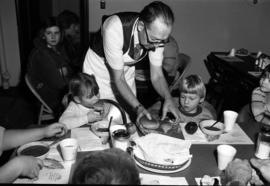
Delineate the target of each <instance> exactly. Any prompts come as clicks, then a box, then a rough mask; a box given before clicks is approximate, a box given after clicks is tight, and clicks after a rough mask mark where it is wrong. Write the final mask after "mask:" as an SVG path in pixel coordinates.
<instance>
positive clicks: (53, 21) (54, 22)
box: [39, 16, 63, 39]
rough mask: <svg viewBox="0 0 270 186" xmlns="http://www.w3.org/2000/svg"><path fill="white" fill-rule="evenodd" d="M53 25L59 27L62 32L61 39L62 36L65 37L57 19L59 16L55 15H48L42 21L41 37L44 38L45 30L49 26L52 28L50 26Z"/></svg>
mask: <svg viewBox="0 0 270 186" xmlns="http://www.w3.org/2000/svg"><path fill="white" fill-rule="evenodd" d="M53 26H57V27H59V29H60V33H61V39H62V37H63V30H62V27H61V25H60V23H59V21H58V20H57V18H56V17H54V16H51V17H48V18H46V19H45V20H44V21H43V22H42V24H41V28H40V30H39V37H40V38H42V37H43V35H44V32H45V30H46V29H47V28H50V27H53Z"/></svg>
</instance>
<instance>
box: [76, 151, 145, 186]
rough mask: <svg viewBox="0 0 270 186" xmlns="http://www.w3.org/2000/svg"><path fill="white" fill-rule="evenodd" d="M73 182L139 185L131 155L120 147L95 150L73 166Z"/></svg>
mask: <svg viewBox="0 0 270 186" xmlns="http://www.w3.org/2000/svg"><path fill="white" fill-rule="evenodd" d="M72 183H74V184H106V185H107V184H119V185H120V184H125V185H140V178H139V172H138V169H137V166H136V164H135V162H134V160H133V159H132V157H131V156H130V155H129V154H128V153H127V152H124V151H123V150H121V149H117V148H111V149H106V150H102V151H95V152H91V153H90V154H88V155H87V156H86V157H84V158H83V159H82V160H81V161H79V162H78V164H77V165H76V167H75V170H74V174H73V176H72Z"/></svg>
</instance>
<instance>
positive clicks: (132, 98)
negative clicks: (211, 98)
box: [83, 1, 179, 121]
mask: <svg viewBox="0 0 270 186" xmlns="http://www.w3.org/2000/svg"><path fill="white" fill-rule="evenodd" d="M173 22H174V15H173V12H172V10H171V9H170V7H169V6H168V5H166V4H164V3H162V2H161V1H154V2H152V3H150V4H148V5H147V6H145V7H144V9H143V10H142V11H141V12H140V13H135V12H121V13H116V14H114V15H112V16H109V17H108V18H107V19H105V21H104V23H103V24H102V26H101V35H100V38H99V39H94V41H96V43H94V44H93V46H92V48H89V50H88V52H87V54H86V57H85V60H84V65H83V71H84V72H86V73H88V74H94V75H95V77H96V80H97V83H98V85H99V87H100V97H101V98H107V99H113V100H117V99H118V98H119V96H121V97H120V98H121V100H122V98H123V99H124V100H125V101H126V102H127V103H128V105H129V106H130V107H131V108H133V110H134V112H135V113H136V114H137V120H138V119H139V118H141V117H142V116H143V115H146V116H147V117H148V118H149V119H151V115H150V113H149V112H148V111H147V110H146V109H145V108H144V106H143V105H142V104H141V103H140V102H139V101H138V99H137V97H136V86H135V66H134V65H135V63H137V62H139V61H140V60H141V59H142V58H143V57H144V56H146V54H147V53H148V56H149V61H150V72H151V82H152V84H153V86H154V88H155V90H156V91H157V92H158V93H159V94H160V95H161V96H162V97H163V98H164V106H163V114H162V119H164V118H165V116H166V114H167V112H172V114H173V115H174V116H175V118H176V121H177V120H178V118H179V112H178V110H177V107H176V106H175V104H174V103H173V101H172V97H171V95H170V92H169V90H168V85H167V82H166V80H165V78H164V75H163V72H162V60H163V50H164V45H165V43H166V42H167V40H168V37H169V35H170V33H171V31H172V26H173ZM119 93H120V94H119Z"/></svg>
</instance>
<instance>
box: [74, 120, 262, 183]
mask: <svg viewBox="0 0 270 186" xmlns="http://www.w3.org/2000/svg"><path fill="white" fill-rule="evenodd" d="M239 125H240V126H241V127H242V129H243V130H244V131H245V132H246V134H247V135H248V136H249V137H250V138H251V140H252V141H253V142H255V141H256V139H257V138H256V135H257V132H258V131H259V129H260V127H261V126H262V124H260V123H257V122H254V121H250V122H248V123H239ZM233 146H234V147H235V148H236V149H237V154H236V156H235V158H241V159H250V158H252V157H254V153H255V145H254V144H253V145H233ZM216 148H217V145H205V144H200V145H196V144H193V145H192V146H191V149H190V153H191V154H192V155H193V158H192V161H191V164H190V166H189V167H188V168H186V169H185V170H183V171H180V172H177V173H170V174H158V173H152V172H150V171H147V170H144V169H142V168H140V167H139V166H138V168H139V172H140V173H147V174H156V175H166V176H172V177H185V178H186V180H187V182H188V183H189V184H190V185H196V181H195V178H196V177H203V176H204V175H206V174H207V175H209V176H219V175H220V174H221V173H222V172H221V171H220V170H219V169H218V167H217V159H216ZM86 154H87V152H79V153H78V157H77V158H78V160H79V159H81V158H83V157H84V156H85V155H86Z"/></svg>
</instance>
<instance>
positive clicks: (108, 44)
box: [102, 15, 124, 70]
mask: <svg viewBox="0 0 270 186" xmlns="http://www.w3.org/2000/svg"><path fill="white" fill-rule="evenodd" d="M102 34H103V35H102V37H103V46H104V53H105V57H106V60H107V62H108V64H109V65H110V66H111V67H112V68H113V69H116V70H121V69H123V67H124V61H123V50H122V49H123V42H124V39H123V27H122V23H121V20H120V18H119V17H118V16H116V15H114V16H111V17H109V18H108V19H107V20H106V21H105V22H104V25H103V28H102Z"/></svg>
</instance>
